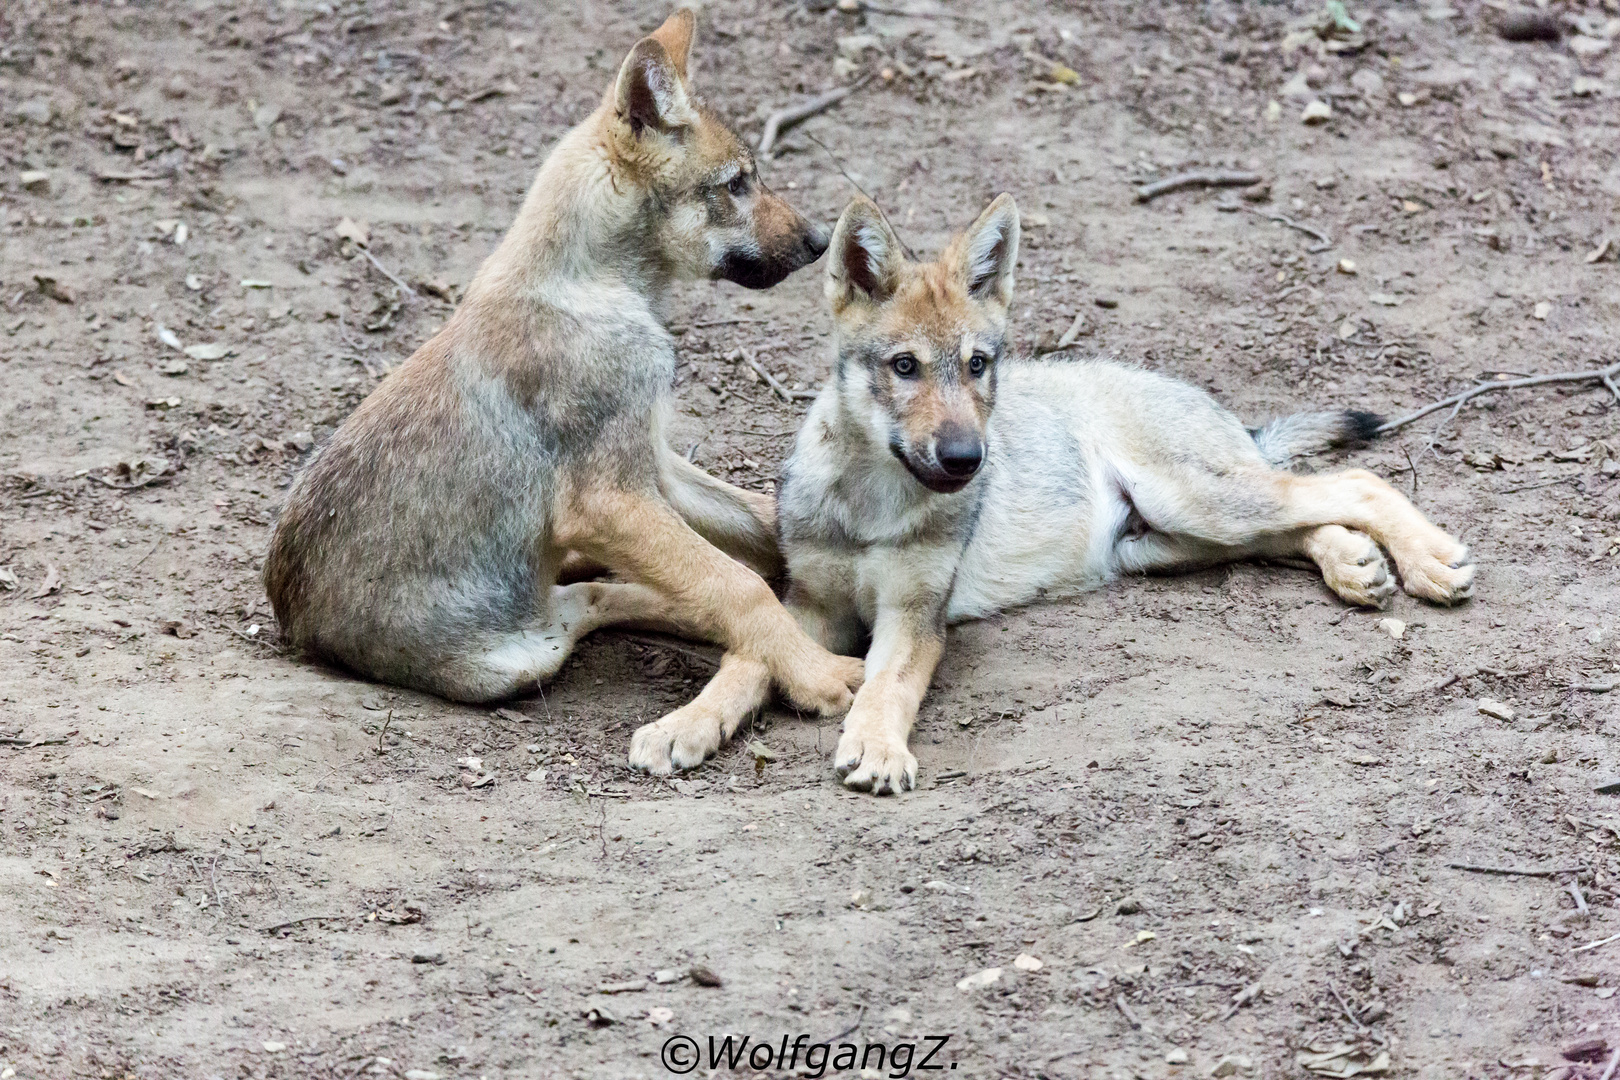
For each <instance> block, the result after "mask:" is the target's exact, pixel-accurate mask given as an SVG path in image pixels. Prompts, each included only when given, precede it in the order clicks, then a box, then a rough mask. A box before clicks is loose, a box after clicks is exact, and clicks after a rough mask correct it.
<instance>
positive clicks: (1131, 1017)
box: [1114, 994, 1142, 1031]
mask: <svg viewBox="0 0 1620 1080" xmlns="http://www.w3.org/2000/svg"><path fill="white" fill-rule="evenodd" d="M1114 1007H1115V1008H1116V1009H1118V1010H1119V1014H1120V1015H1121V1016H1123V1017H1124V1018H1125V1021H1126V1023H1128V1024H1130V1025H1131V1027H1132V1029H1134V1030H1136V1031H1140V1030H1141V1029H1142V1018H1141V1017H1139V1016H1137V1015H1136V1014H1135V1013H1134V1012H1132V1011H1131V1007H1130V1006H1129V1005H1128V1004H1126V1002H1125V995H1124V994H1120V995H1119V996H1118V997H1116V998H1114Z"/></svg>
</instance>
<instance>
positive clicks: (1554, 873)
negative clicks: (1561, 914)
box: [1446, 862, 1588, 877]
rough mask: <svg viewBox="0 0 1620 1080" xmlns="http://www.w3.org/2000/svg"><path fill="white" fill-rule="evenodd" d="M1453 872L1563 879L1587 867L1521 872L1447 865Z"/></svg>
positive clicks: (1510, 867)
mask: <svg viewBox="0 0 1620 1080" xmlns="http://www.w3.org/2000/svg"><path fill="white" fill-rule="evenodd" d="M1446 865H1447V866H1449V867H1450V868H1451V869H1453V870H1466V871H1468V872H1469V873H1471V874H1502V875H1504V876H1507V877H1562V876H1563V875H1565V874H1584V873H1586V872H1587V870H1588V867H1585V866H1557V867H1553V868H1552V869H1549V870H1521V869H1519V868H1517V867H1513V866H1476V865H1474V864H1473V863H1460V862H1452V863H1446Z"/></svg>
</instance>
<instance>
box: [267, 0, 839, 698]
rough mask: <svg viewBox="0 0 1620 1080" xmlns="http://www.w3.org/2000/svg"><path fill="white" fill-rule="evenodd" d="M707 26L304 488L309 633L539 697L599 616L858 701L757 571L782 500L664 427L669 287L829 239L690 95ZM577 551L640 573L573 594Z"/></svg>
mask: <svg viewBox="0 0 1620 1080" xmlns="http://www.w3.org/2000/svg"><path fill="white" fill-rule="evenodd" d="M693 26H694V19H693V15H692V13H691V11H689V10H686V9H682V10H680V11H677V12H676V13H675V14H674V15H672V16H671V17H670V18H669V20H668V21H667V22H665V23H664V24H663V25H662V26H660V27H659V28H658V29H657V30H656V31H655V32H654V33H653V34H651V35H650V36H648V37H645V38H643V39H642V40H641V41H639V42H637V43H636V45H635V47H634V48H633V49H631V50H630V54H629V56H628V57H627V58H626V59H625V61H624V63H623V65H622V66H621V67H620V69H619V73H618V77H617V78H616V79H615V80H614V83H613V85H612V87H610V88H609V89H608V91H607V94H606V96H605V97H604V98H603V100H602V104H601V106H600V107H599V108H598V109H597V110H596V111H595V112H594V113H593V114H592V115H591V116H590V118H589V119H587V120H585V121H584V122H583V123H581V124H580V125H579V126H578V127H576V128H574V129H573V130H572V131H570V132H568V133H567V134H566V135H564V136H563V138H562V139H561V141H560V142H559V143H558V144H557V146H556V148H555V149H554V150H553V151H552V153H551V154H550V156H549V157H548V158H547V159H546V161H545V163H544V164H543V165H542V166H541V168H540V171H539V174H538V175H537V176H536V177H535V181H534V184H533V186H532V187H531V188H530V189H529V193H528V196H527V198H526V199H525V200H524V203H523V207H522V209H521V210H520V211H519V212H518V216H517V220H516V221H515V222H514V223H513V225H512V227H511V229H510V230H509V231H508V232H507V234H506V237H505V238H504V239H503V240H502V241H501V243H500V245H499V247H497V248H496V250H495V252H494V253H493V254H492V255H490V257H489V259H488V260H487V261H486V262H485V263H484V265H483V267H482V268H481V269H480V270H479V271H478V274H477V276H476V277H475V278H474V279H473V281H472V283H471V284H470V285H469V286H468V288H467V295H466V299H465V301H464V302H463V303H462V305H461V307H460V308H459V309H458V310H457V311H456V312H455V314H454V315H453V316H452V317H451V319H450V320H449V322H447V323H446V324H445V327H444V329H443V330H442V331H440V332H439V333H438V334H437V335H436V336H435V337H434V338H433V339H432V340H430V341H429V342H428V343H427V344H425V345H423V346H422V347H421V349H419V350H418V351H417V352H416V354H415V355H414V356H412V357H411V358H410V359H409V360H407V361H406V362H405V363H404V364H402V365H401V366H400V367H399V369H398V370H397V371H395V372H394V373H393V374H392V375H390V376H389V377H388V379H386V380H385V381H384V382H383V383H382V384H381V385H380V386H378V388H377V390H376V391H375V392H374V393H373V394H372V395H371V396H370V397H368V398H367V399H366V400H365V401H364V402H363V403H361V405H360V407H359V408H358V409H356V410H355V412H354V413H353V414H352V415H351V416H350V417H349V418H348V419H347V420H345V421H344V422H343V424H342V425H341V426H340V427H339V428H338V430H337V432H336V433H335V434H334V435H333V436H332V438H331V440H330V441H329V442H328V443H327V445H326V446H325V447H324V448H323V449H322V450H321V452H320V454H319V456H317V457H316V458H315V459H314V460H313V461H312V462H311V463H310V465H309V467H308V468H307V469H305V470H304V472H303V474H302V475H301V476H300V477H299V478H298V480H297V482H296V483H294V485H293V486H292V488H291V490H290V491H289V492H288V495H287V502H286V507H285V509H284V510H283V512H282V515H281V518H280V521H279V522H278V524H277V526H276V530H275V534H274V536H273V537H272V539H271V543H270V552H269V556H268V558H267V559H266V561H265V587H266V590H267V591H268V593H269V595H270V600H271V603H272V604H273V605H274V608H275V612H276V618H277V619H278V620H279V621H280V624H281V628H282V630H283V632H284V634H285V635H286V638H287V640H288V641H289V642H291V643H292V644H293V645H295V646H299V647H302V648H304V649H307V650H309V651H311V652H313V653H315V654H318V655H320V656H322V657H325V658H327V659H330V660H333V661H335V662H337V663H339V664H342V665H343V666H345V667H348V668H350V669H352V670H354V671H356V672H358V673H360V674H362V675H365V676H367V677H369V678H373V679H378V680H381V681H383V682H390V683H396V684H399V685H402V686H410V687H416V688H419V689H422V690H426V691H430V692H432V693H435V694H439V695H442V696H444V697H447V698H451V699H454V700H457V701H490V700H493V699H497V698H502V697H507V696H509V695H512V694H516V693H519V692H521V691H526V690H531V689H533V688H534V687H535V685H536V684H537V683H538V682H539V681H541V680H544V679H546V678H548V677H550V676H551V675H552V674H554V673H555V672H556V671H557V669H558V668H559V667H561V665H562V663H563V661H564V660H565V659H567V657H568V654H569V652H570V650H572V648H573V647H574V645H575V643H576V642H578V641H579V639H580V638H581V637H583V636H584V635H586V634H588V633H590V632H591V631H592V630H594V629H596V628H597V627H600V626H605V625H608V624H613V623H635V624H639V625H643V626H653V627H662V628H665V629H672V630H676V631H679V632H681V633H685V634H688V635H693V636H698V637H705V638H710V639H713V640H717V641H719V642H720V643H722V644H723V645H725V646H726V648H727V649H728V650H730V651H729V652H728V654H727V657H726V660H725V661H724V663H723V667H722V671H723V673H724V674H726V675H728V676H729V675H731V674H733V673H735V672H739V671H741V672H746V673H747V674H748V675H749V676H750V677H757V678H763V679H767V680H769V681H770V682H772V683H774V684H776V685H777V686H778V687H780V688H781V689H782V690H783V692H784V693H785V694H786V696H787V697H788V698H789V699H791V700H792V701H793V702H794V703H796V704H797V705H799V706H801V707H803V708H806V709H809V710H813V711H816V712H819V713H836V712H839V711H841V710H843V709H845V708H847V707H848V705H849V703H850V700H851V694H852V691H853V689H854V688H855V687H856V686H858V685H859V684H860V679H861V662H860V661H859V660H857V659H850V658H848V657H839V656H834V655H833V654H832V653H830V652H828V651H827V650H826V649H824V648H822V647H821V646H820V645H817V644H816V643H815V642H813V641H812V640H811V639H810V638H809V637H808V636H807V635H806V634H805V633H804V632H803V631H802V630H801V629H800V628H799V627H798V625H797V624H796V623H795V622H794V620H793V618H792V617H791V616H790V615H789V614H788V613H787V611H786V610H785V609H784V608H783V607H782V605H781V604H780V603H779V602H778V601H777V599H776V597H775V595H774V594H773V593H772V591H771V589H770V587H769V586H768V585H767V584H766V583H765V580H764V579H763V578H762V577H761V576H760V574H759V573H756V572H755V570H754V569H750V568H749V567H750V566H752V567H754V568H757V569H758V570H763V571H766V572H771V571H773V570H775V569H777V568H778V566H779V562H778V555H777V549H776V542H775V533H774V529H775V515H774V508H773V504H772V501H771V500H770V499H769V498H766V497H764V496H761V495H754V494H750V493H748V492H744V491H741V490H739V489H737V488H733V487H731V486H730V485H727V484H724V483H721V482H720V481H718V480H716V479H714V478H713V477H710V476H709V475H707V474H706V473H704V472H702V471H701V470H699V469H698V468H696V467H695V466H693V465H690V464H688V463H687V461H686V460H685V459H684V458H683V457H682V456H681V455H679V454H677V453H674V452H672V451H671V450H670V448H669V446H668V445H667V443H666V439H665V435H664V431H665V425H666V417H667V414H668V411H669V402H670V386H671V381H672V378H673V375H674V371H675V350H674V346H673V342H672V339H671V337H670V335H669V333H668V332H667V331H666V330H665V329H664V326H663V324H662V323H661V321H660V318H659V310H660V302H661V299H662V295H663V294H664V292H665V291H666V287H667V286H668V284H669V283H670V282H671V281H672V280H675V279H702V278H716V279H718V278H726V279H728V280H731V281H735V282H738V283H740V284H742V285H746V286H748V287H750V288H756V289H763V288H768V287H770V286H772V285H774V284H776V283H777V282H779V281H781V280H782V279H783V278H785V277H787V275H789V274H791V273H792V272H793V271H795V270H797V269H799V268H800V267H802V266H805V265H807V264H808V263H811V262H813V261H815V259H816V258H817V257H818V256H820V255H821V253H822V251H823V250H824V249H825V248H826V237H825V233H824V231H823V230H820V229H818V228H816V227H815V226H814V225H812V224H810V223H809V222H808V221H806V220H805V219H804V218H802V217H800V216H799V214H798V213H796V212H795V211H794V210H793V209H792V208H791V207H789V206H788V205H787V204H786V203H785V202H783V201H782V200H781V199H780V198H778V197H777V196H776V195H774V194H772V193H771V192H770V191H769V190H768V189H767V188H766V187H765V185H764V184H763V183H761V182H760V179H759V177H758V175H757V174H756V172H755V168H754V160H753V157H752V156H751V155H750V153H749V152H748V150H747V148H746V147H744V146H743V144H742V143H741V142H740V141H739V140H738V139H737V137H736V136H735V135H734V134H733V133H732V132H731V131H729V130H728V129H727V128H726V127H725V125H724V124H723V123H721V121H720V120H719V119H718V118H717V117H716V116H715V115H714V114H713V113H712V112H710V111H708V110H707V109H706V108H704V107H703V106H702V105H701V104H700V103H699V102H698V100H697V99H696V97H695V96H694V94H693V91H692V89H691V87H690V85H689V83H688V80H687V70H686V69H687V55H688V50H689V47H690V45H691V41H692V33H693ZM732 556H735V558H733V557H732ZM573 557H578V559H579V560H581V561H584V562H586V563H592V564H599V565H602V566H605V567H607V568H609V569H611V570H613V571H615V572H616V573H617V574H618V575H620V576H621V577H623V578H626V579H629V580H628V581H626V582H622V583H621V582H612V583H604V582H582V583H578V584H572V585H566V586H559V585H558V584H557V581H558V573H559V569H560V568H561V567H562V565H563V563H564V560H565V559H569V558H573ZM738 560H742V561H738ZM745 562H746V563H747V564H748V565H744V563H745Z"/></svg>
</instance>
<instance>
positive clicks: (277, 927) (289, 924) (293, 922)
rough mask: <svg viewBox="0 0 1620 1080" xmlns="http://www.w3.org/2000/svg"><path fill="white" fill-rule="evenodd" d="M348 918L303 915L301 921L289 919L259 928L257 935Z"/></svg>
mask: <svg viewBox="0 0 1620 1080" xmlns="http://www.w3.org/2000/svg"><path fill="white" fill-rule="evenodd" d="M350 917H351V916H348V915H305V916H304V917H303V918H302V919H289V920H287V921H286V922H282V923H276V925H274V926H264V927H260V928H259V933H261V934H273V933H275V932H276V931H277V930H290V929H291V928H292V927H294V926H302V925H304V924H305V923H307V922H337V921H338V920H339V919H347V918H350Z"/></svg>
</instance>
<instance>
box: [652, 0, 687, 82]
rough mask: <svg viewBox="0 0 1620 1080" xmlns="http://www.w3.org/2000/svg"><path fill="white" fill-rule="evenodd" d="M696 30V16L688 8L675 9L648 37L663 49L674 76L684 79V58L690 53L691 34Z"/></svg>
mask: <svg viewBox="0 0 1620 1080" xmlns="http://www.w3.org/2000/svg"><path fill="white" fill-rule="evenodd" d="M696 30H697V15H696V14H694V13H693V11H692V9H691V8H689V7H683V8H676V9H675V13H674V14H673V15H671V16H670V17H669V18H667V19H665V20H664V25H663V26H660V27H659V28H658V29H656V30H654V31H653V32H652V33H651V34H649V35H648V36H649V37H651V38H652V39H653V40H654V41H656V42H658V44H660V45H662V46H663V47H664V52H665V53H666V54H667V55H668V56H669V62H670V63H671V64H674V65H675V74H677V75H679V76H680V77H681V78H683V79H684V78H686V58H687V57H688V56H690V55H691V52H692V34H693V33H694V32H695V31H696Z"/></svg>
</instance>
